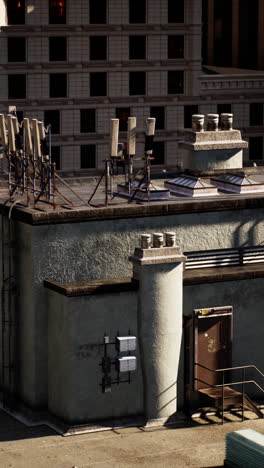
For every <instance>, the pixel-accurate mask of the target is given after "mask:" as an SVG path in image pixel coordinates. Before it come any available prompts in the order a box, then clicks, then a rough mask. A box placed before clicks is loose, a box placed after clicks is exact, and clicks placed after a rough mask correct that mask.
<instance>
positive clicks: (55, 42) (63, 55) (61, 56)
mask: <svg viewBox="0 0 264 468" xmlns="http://www.w3.org/2000/svg"><path fill="white" fill-rule="evenodd" d="M49 59H50V61H51V62H55V61H56V62H64V61H66V60H67V38H66V37H60V36H54V37H50V38H49Z"/></svg>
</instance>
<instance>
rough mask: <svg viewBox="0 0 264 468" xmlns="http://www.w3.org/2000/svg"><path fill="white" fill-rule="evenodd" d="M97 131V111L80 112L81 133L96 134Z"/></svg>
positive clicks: (82, 110)
mask: <svg viewBox="0 0 264 468" xmlns="http://www.w3.org/2000/svg"><path fill="white" fill-rule="evenodd" d="M95 131H96V112H95V109H81V110H80V132H81V133H95Z"/></svg>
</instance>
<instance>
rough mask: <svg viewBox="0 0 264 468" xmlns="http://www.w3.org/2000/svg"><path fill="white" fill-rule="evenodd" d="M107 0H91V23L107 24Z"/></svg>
mask: <svg viewBox="0 0 264 468" xmlns="http://www.w3.org/2000/svg"><path fill="white" fill-rule="evenodd" d="M106 17H107V8H106V0H90V23H91V24H106Z"/></svg>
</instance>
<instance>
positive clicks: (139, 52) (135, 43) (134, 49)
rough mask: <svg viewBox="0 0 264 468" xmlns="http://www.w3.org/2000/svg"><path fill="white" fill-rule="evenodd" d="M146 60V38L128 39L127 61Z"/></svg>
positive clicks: (131, 37)
mask: <svg viewBox="0 0 264 468" xmlns="http://www.w3.org/2000/svg"><path fill="white" fill-rule="evenodd" d="M145 58H146V36H130V37H129V59H130V60H144V59H145Z"/></svg>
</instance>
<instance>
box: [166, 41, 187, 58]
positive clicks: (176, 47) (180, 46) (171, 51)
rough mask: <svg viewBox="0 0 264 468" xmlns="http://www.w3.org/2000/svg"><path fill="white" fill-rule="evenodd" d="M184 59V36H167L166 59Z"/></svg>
mask: <svg viewBox="0 0 264 468" xmlns="http://www.w3.org/2000/svg"><path fill="white" fill-rule="evenodd" d="M182 58H184V36H179V35H177V36H168V59H182Z"/></svg>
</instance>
